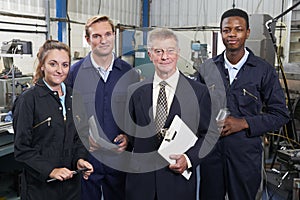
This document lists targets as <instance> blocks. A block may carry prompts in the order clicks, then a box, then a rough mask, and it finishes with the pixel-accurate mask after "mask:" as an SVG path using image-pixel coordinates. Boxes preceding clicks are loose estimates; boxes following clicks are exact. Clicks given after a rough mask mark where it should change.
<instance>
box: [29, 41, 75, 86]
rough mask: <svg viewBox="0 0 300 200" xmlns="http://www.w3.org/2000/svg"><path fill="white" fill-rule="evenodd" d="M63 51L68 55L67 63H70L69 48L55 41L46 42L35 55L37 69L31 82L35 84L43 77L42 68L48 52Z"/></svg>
mask: <svg viewBox="0 0 300 200" xmlns="http://www.w3.org/2000/svg"><path fill="white" fill-rule="evenodd" d="M54 49H58V50H64V51H66V52H67V53H68V55H69V61H70V62H71V53H70V48H69V46H68V45H66V44H65V43H63V42H60V41H57V40H47V41H46V42H45V43H44V44H43V45H42V46H41V47H40V48H39V52H38V53H37V61H38V64H37V67H36V70H35V74H34V77H33V80H32V82H33V83H34V84H35V83H36V82H37V81H38V80H39V79H40V78H42V77H44V76H45V74H44V71H42V69H41V68H42V66H43V65H44V64H45V59H46V57H47V55H48V52H49V51H50V50H54Z"/></svg>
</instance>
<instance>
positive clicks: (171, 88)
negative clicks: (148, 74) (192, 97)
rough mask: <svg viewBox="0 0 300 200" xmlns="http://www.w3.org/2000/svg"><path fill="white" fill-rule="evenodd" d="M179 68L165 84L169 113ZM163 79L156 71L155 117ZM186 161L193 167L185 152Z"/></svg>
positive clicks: (154, 80)
mask: <svg viewBox="0 0 300 200" xmlns="http://www.w3.org/2000/svg"><path fill="white" fill-rule="evenodd" d="M179 75H180V74H179V70H178V69H177V68H176V71H175V73H174V74H173V75H172V76H170V77H169V78H168V79H166V80H164V81H165V82H166V83H167V85H166V86H165V91H166V97H167V103H168V113H169V111H170V107H171V105H172V102H173V99H174V95H175V91H176V87H177V84H178V81H179ZM161 81H163V80H162V79H161V78H160V77H159V76H158V75H157V73H156V72H155V73H154V78H153V95H152V101H153V118H155V115H156V105H157V98H158V94H159V89H160V86H159V83H160V82H161ZM183 155H184V157H185V159H186V161H187V165H188V166H187V167H188V168H191V167H192V163H191V161H190V159H189V158H188V156H187V155H186V154H183Z"/></svg>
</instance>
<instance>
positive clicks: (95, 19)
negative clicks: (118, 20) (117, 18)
mask: <svg viewBox="0 0 300 200" xmlns="http://www.w3.org/2000/svg"><path fill="white" fill-rule="evenodd" d="M98 22H108V23H109V24H110V26H111V29H112V31H113V32H115V25H114V23H113V21H112V20H111V19H109V17H108V16H105V15H104V16H101V15H95V16H93V17H91V18H89V19H88V20H87V22H86V23H85V36H86V37H90V33H89V28H90V27H91V26H92V25H93V24H95V23H98Z"/></svg>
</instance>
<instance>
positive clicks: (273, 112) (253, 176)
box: [199, 9, 289, 200]
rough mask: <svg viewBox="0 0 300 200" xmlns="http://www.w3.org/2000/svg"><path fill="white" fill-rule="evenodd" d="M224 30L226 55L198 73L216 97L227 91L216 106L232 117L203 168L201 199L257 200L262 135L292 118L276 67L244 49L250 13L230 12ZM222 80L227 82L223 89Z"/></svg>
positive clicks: (225, 15) (223, 125)
mask: <svg viewBox="0 0 300 200" xmlns="http://www.w3.org/2000/svg"><path fill="white" fill-rule="evenodd" d="M220 26H221V27H220V28H221V34H222V40H223V43H224V45H225V47H226V50H225V51H224V52H223V53H222V54H220V55H217V56H216V57H214V58H212V59H209V60H207V62H205V63H204V64H202V65H201V66H200V68H199V72H200V75H201V79H202V80H203V81H204V82H205V83H206V85H207V87H208V88H209V89H210V91H209V92H210V94H211V96H212V97H214V96H216V92H220V88H223V89H224V91H223V94H224V95H223V96H226V98H224V99H225V101H224V102H218V103H219V104H220V105H222V104H223V105H222V106H224V107H226V108H227V109H228V110H229V112H230V115H229V116H228V117H226V118H225V120H222V123H221V125H220V127H219V132H220V138H219V139H218V141H217V143H216V145H215V146H214V148H213V150H212V151H211V152H210V153H209V154H208V156H206V157H205V158H204V159H203V160H202V162H201V164H200V170H201V172H200V175H201V184H200V185H201V186H200V199H201V200H206V199H213V200H221V199H222V200H223V199H224V198H225V195H226V193H227V194H228V197H229V199H230V200H254V199H255V197H256V194H257V192H258V190H259V187H260V183H261V169H262V151H263V148H262V140H261V136H262V135H263V134H264V133H266V132H268V131H272V130H276V129H279V128H280V127H281V126H283V125H284V124H285V123H287V122H288V120H289V114H288V110H287V108H286V104H285V96H284V93H283V90H282V88H281V85H280V83H279V79H278V75H277V74H276V70H275V68H274V67H273V66H271V65H270V64H269V63H267V62H266V61H265V60H263V59H262V58H259V57H257V56H255V55H254V54H253V52H252V51H251V50H250V49H249V48H247V47H245V41H246V39H247V38H248V36H249V34H250V29H249V20H248V15H247V13H246V12H244V11H243V10H240V9H230V10H227V11H226V12H224V13H223V15H222V17H221V22H220ZM214 69H215V70H214ZM218 77H220V78H219V80H220V79H222V80H223V81H221V84H219V85H218V84H216V83H217V82H218V80H217V78H218ZM219 100H220V99H219V98H217V99H216V98H215V99H213V98H212V101H219ZM218 103H216V102H215V103H214V102H213V104H218ZM263 106H264V111H262V107H263Z"/></svg>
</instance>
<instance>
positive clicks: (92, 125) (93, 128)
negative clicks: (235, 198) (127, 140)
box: [89, 115, 119, 150]
mask: <svg viewBox="0 0 300 200" xmlns="http://www.w3.org/2000/svg"><path fill="white" fill-rule="evenodd" d="M89 134H90V136H91V138H92V139H93V140H94V141H95V142H96V143H98V144H99V145H100V146H101V147H102V148H105V149H107V150H112V149H118V148H119V147H118V145H116V144H113V143H111V142H109V141H107V140H105V139H104V138H102V137H100V135H99V132H98V128H97V123H96V121H95V117H94V115H92V116H91V117H90V118H89Z"/></svg>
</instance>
